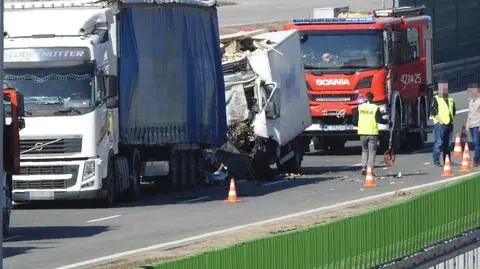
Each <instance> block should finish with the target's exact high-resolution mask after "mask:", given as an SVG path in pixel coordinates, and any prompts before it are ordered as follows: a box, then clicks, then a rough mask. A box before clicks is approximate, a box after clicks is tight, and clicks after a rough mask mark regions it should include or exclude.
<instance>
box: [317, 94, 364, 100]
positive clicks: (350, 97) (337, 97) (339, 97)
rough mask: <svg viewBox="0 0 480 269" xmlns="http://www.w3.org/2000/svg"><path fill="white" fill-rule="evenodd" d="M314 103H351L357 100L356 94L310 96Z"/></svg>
mask: <svg viewBox="0 0 480 269" xmlns="http://www.w3.org/2000/svg"><path fill="white" fill-rule="evenodd" d="M309 97H310V101H314V102H351V101H355V100H357V96H356V94H310V95H309Z"/></svg>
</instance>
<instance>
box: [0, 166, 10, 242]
mask: <svg viewBox="0 0 480 269" xmlns="http://www.w3.org/2000/svg"><path fill="white" fill-rule="evenodd" d="M4 184H5V185H6V186H5V190H6V192H5V193H4V195H5V197H4V199H8V200H7V201H8V203H9V204H8V205H7V208H3V210H2V213H3V223H2V228H3V237H4V238H5V236H7V235H8V234H9V233H10V216H11V213H12V211H11V209H12V176H11V175H8V174H6V175H5V182H4Z"/></svg>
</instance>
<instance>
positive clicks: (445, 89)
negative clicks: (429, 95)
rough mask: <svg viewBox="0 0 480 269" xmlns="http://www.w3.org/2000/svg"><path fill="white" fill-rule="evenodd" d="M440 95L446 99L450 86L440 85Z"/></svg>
mask: <svg viewBox="0 0 480 269" xmlns="http://www.w3.org/2000/svg"><path fill="white" fill-rule="evenodd" d="M438 95H440V96H442V97H446V96H447V95H448V84H447V83H438Z"/></svg>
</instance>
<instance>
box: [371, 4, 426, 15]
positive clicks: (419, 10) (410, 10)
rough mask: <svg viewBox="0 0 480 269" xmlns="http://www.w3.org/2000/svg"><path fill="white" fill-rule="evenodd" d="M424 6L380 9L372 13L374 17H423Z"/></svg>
mask: <svg viewBox="0 0 480 269" xmlns="http://www.w3.org/2000/svg"><path fill="white" fill-rule="evenodd" d="M424 10H425V6H424V5H422V6H420V7H397V8H391V9H380V10H375V11H373V16H375V17H377V18H378V17H396V18H398V17H406V16H419V15H423V14H424Z"/></svg>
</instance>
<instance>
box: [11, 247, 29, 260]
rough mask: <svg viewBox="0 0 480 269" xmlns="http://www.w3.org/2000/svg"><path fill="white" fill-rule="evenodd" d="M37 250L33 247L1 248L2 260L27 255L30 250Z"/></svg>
mask: <svg viewBox="0 0 480 269" xmlns="http://www.w3.org/2000/svg"><path fill="white" fill-rule="evenodd" d="M34 249H37V248H34V247H3V258H4V259H6V258H9V257H13V256H18V255H22V254H27V253H29V252H31V251H32V250H34Z"/></svg>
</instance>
